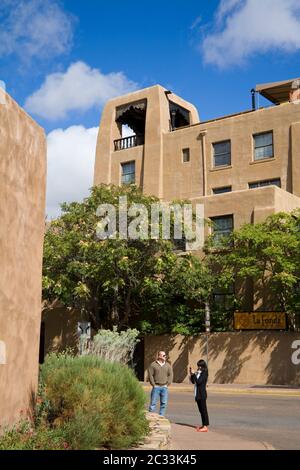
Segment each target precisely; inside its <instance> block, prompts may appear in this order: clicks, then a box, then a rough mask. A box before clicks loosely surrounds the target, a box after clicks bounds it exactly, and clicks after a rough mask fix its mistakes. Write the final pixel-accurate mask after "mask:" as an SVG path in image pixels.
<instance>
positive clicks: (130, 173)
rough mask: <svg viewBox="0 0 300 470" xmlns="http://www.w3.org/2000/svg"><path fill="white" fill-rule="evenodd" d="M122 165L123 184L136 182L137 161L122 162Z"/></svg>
mask: <svg viewBox="0 0 300 470" xmlns="http://www.w3.org/2000/svg"><path fill="white" fill-rule="evenodd" d="M121 167H122V177H121V182H122V184H134V183H135V162H128V163H121Z"/></svg>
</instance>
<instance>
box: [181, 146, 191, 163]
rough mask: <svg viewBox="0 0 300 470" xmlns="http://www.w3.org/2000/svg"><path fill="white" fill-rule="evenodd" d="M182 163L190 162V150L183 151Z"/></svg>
mask: <svg viewBox="0 0 300 470" xmlns="http://www.w3.org/2000/svg"><path fill="white" fill-rule="evenodd" d="M182 161H183V163H188V162H189V161H190V149H182Z"/></svg>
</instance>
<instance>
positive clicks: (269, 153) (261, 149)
mask: <svg viewBox="0 0 300 470" xmlns="http://www.w3.org/2000/svg"><path fill="white" fill-rule="evenodd" d="M253 138H254V160H255V161H257V160H265V159H266V158H272V157H274V149H273V132H264V133H263V134H257V135H254V136H253Z"/></svg>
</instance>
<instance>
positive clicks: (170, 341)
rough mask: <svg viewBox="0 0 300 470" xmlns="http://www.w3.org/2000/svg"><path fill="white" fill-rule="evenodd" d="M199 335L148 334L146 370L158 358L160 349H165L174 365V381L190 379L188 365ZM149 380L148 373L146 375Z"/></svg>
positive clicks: (146, 339) (146, 340) (146, 341)
mask: <svg viewBox="0 0 300 470" xmlns="http://www.w3.org/2000/svg"><path fill="white" fill-rule="evenodd" d="M197 339H198V338H197V337H192V336H181V335H173V336H170V335H162V336H148V337H146V338H145V351H146V354H145V370H147V369H148V367H149V365H150V364H151V362H153V361H155V360H156V358H157V353H158V352H159V351H165V352H166V354H167V361H168V362H169V363H170V364H171V365H172V367H173V372H174V382H175V383H181V382H183V381H185V380H187V379H188V366H189V357H190V353H191V351H192V350H193V349H194V348H195V346H196V343H197ZM145 379H146V380H148V374H146V377H145Z"/></svg>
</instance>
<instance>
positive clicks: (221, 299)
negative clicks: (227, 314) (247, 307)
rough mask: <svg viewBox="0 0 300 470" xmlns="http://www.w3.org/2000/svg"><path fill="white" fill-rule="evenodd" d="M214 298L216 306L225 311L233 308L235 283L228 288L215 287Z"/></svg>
mask: <svg viewBox="0 0 300 470" xmlns="http://www.w3.org/2000/svg"><path fill="white" fill-rule="evenodd" d="M212 300H213V305H214V307H217V308H219V309H221V310H225V311H228V310H231V309H232V307H233V300H234V284H232V285H230V286H229V287H228V289H221V288H219V289H218V288H217V289H215V290H214V291H213V294H212Z"/></svg>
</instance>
